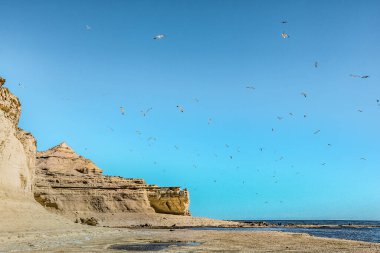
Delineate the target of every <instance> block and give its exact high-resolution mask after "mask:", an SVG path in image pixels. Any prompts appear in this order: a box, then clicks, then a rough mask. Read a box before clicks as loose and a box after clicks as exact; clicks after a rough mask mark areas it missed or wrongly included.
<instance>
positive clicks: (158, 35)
mask: <svg viewBox="0 0 380 253" xmlns="http://www.w3.org/2000/svg"><path fill="white" fill-rule="evenodd" d="M165 37H166V36H165V34H157V35H156V36H154V37H153V39H154V40H162V39H163V38H165Z"/></svg>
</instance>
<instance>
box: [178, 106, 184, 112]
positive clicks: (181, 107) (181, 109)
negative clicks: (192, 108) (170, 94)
mask: <svg viewBox="0 0 380 253" xmlns="http://www.w3.org/2000/svg"><path fill="white" fill-rule="evenodd" d="M177 108H178V110H179V111H180V112H184V111H185V109H184V108H183V106H182V105H177Z"/></svg>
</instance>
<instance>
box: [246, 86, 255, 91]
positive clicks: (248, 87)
mask: <svg viewBox="0 0 380 253" xmlns="http://www.w3.org/2000/svg"><path fill="white" fill-rule="evenodd" d="M245 88H246V89H250V90H255V87H254V86H246V87H245Z"/></svg>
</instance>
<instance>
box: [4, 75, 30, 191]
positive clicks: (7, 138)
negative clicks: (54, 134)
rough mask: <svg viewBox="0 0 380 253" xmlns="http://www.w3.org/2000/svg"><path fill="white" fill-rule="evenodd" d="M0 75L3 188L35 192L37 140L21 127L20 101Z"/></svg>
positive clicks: (5, 189)
mask: <svg viewBox="0 0 380 253" xmlns="http://www.w3.org/2000/svg"><path fill="white" fill-rule="evenodd" d="M4 83H5V79H3V78H0V191H6V192H12V193H15V192H16V193H20V192H21V193H27V194H30V193H31V192H32V182H33V175H34V168H35V166H34V164H35V156H36V140H35V139H34V137H33V136H32V135H31V134H30V133H27V132H25V131H24V130H22V129H20V128H18V122H19V119H20V114H21V103H20V101H19V100H18V98H17V97H16V96H14V95H13V94H12V93H10V91H9V90H8V88H5V87H3V85H4Z"/></svg>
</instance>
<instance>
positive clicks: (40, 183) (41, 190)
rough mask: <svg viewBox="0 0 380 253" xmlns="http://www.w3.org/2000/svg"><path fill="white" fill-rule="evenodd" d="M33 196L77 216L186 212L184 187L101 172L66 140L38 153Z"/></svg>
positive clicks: (48, 206) (54, 208)
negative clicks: (162, 186)
mask: <svg viewBox="0 0 380 253" xmlns="http://www.w3.org/2000/svg"><path fill="white" fill-rule="evenodd" d="M34 196H35V199H36V200H37V201H38V202H39V203H40V204H41V205H43V206H45V207H46V208H48V209H50V210H53V211H56V212H59V213H62V214H66V215H68V216H71V217H77V218H80V217H90V216H91V217H95V218H96V217H97V214H100V213H113V214H116V213H128V212H129V213H150V214H154V213H167V214H177V215H189V194H188V192H187V190H181V189H180V188H179V187H172V188H161V187H158V186H155V185H147V184H146V183H145V181H144V180H143V179H134V178H122V177H115V176H104V175H103V174H102V170H101V169H100V168H98V167H97V166H96V165H95V164H94V163H93V162H91V161H90V160H88V159H86V158H84V157H82V156H79V155H78V154H77V153H75V151H74V150H73V149H72V148H70V147H69V146H68V145H67V144H66V143H61V144H60V145H58V146H55V147H53V148H51V149H49V150H47V151H43V152H38V153H37V160H36V180H35V190H34Z"/></svg>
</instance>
